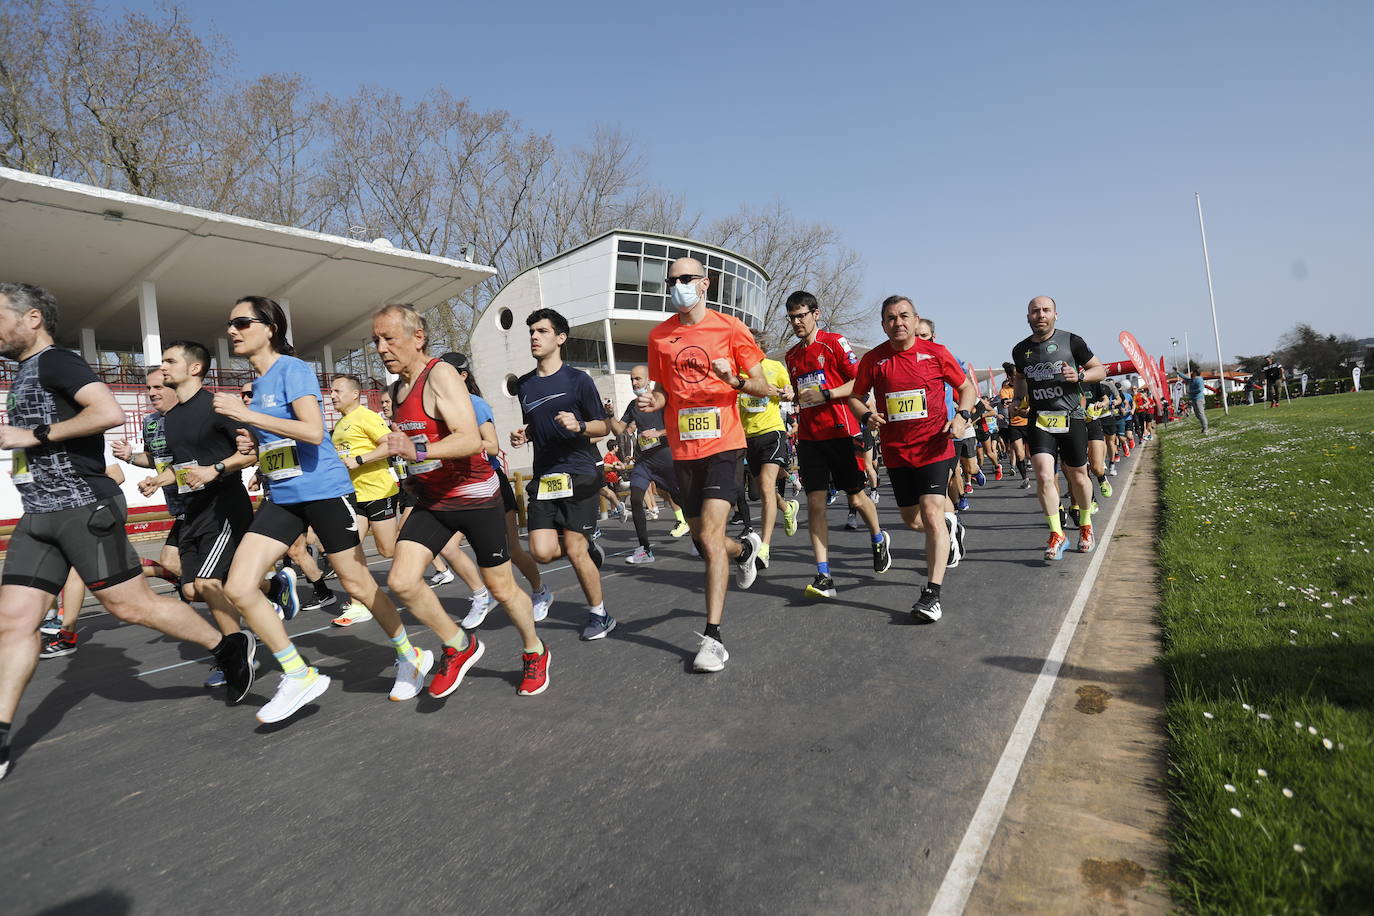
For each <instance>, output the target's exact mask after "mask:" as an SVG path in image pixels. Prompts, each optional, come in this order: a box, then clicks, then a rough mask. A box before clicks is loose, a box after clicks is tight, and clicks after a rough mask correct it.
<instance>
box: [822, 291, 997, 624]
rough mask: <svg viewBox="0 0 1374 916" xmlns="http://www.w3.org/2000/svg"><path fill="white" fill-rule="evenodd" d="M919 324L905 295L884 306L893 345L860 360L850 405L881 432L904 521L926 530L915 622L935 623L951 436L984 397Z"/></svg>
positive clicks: (945, 538)
mask: <svg viewBox="0 0 1374 916" xmlns="http://www.w3.org/2000/svg"><path fill="white" fill-rule="evenodd" d="M918 320H919V316H918V315H917V314H916V306H915V305H914V304H913V303H912V301H911V300H910V299H908V298H907V297H906V296H888V297H887V298H886V299H884V300H883V307H882V323H883V331H884V332H885V333H886V334H887V343H884V344H880V345H879V346H877V347H874V348H873V349H872V350H870V351H868V352H867V353H865V354H864V357H863V359H861V360H860V361H859V369H858V373H857V375H856V378H855V380H854V387H853V392H852V394H851V396H850V398H849V406H850V408H851V409H852V410H854V411H855V412H856V413H859V415H860V421H861V422H862V423H863V424H864V425H865V426H868V427H870V428H872V429H875V430H877V431H878V433H879V438H880V441H881V442H882V448H883V464H884V465H886V467H887V477H888V480H889V481H891V483H892V493H893V496H894V497H896V500H897V506H898V507H899V508H900V509H901V511H902V521H904V522H905V523H906V525H907V527H908V528H910V529H912V530H913V531H921V530H924V531H925V535H926V565H927V567H928V573H929V575H928V578H927V582H926V585H925V587H924V588H922V589H921V594H920V596H919V597H918V598H917V599H916V603H915V604H913V605H912V607H911V616H912V618H913V619H915V620H916V621H918V622H923V623H933V622H934V621H936V620H939V619H940V617H941V615H942V613H943V612H942V610H941V607H940V589H941V586H942V584H943V582H944V577H945V566H946V563H947V559H948V555H949V553H950V552H951V551H950V530H949V516H950V513H948V512H947V507H948V497H947V495H946V493H945V486H946V483H947V482H948V481H949V475H950V470H951V467H952V465H953V463H954V446H953V443H952V442H951V440H950V433H951V431H957V430H958V428H959V427H961V426H964V425H966V424H967V422H968V420H969V417H970V416H971V414H970V412H969V408H970V407H971V406H973V403H974V401H975V399H976V398H977V396H978V392H977V389H976V388H975V387H974V385H973V382H972V381H971V380H970V379H969V377H968V374H967V373H966V372H965V371H964V367H963V365H962V364H960V362H959V361H958V360H957V359H955V358H954V356H953V354H951V353H950V352H949V350H947V349H945V348H944V347H942V346H941V345H940V344H937V343H934V342H933V341H926V340H922V339H920V338H919V337H918V336H917V333H916V323H917V321H918ZM950 388H952V389H954V390H957V391H958V393H959V399H958V409H957V411H956V412H953V413H951V412H949V411H948V409H947V408H946V402H945V397H944V393H945V391H946V390H947V389H950ZM870 391H872V392H873V393H874V394H875V395H876V396H877V401H878V405H877V409H876V410H870V409H869V408H868V406H867V404H866V403H865V402H866V399H867V397H868V393H869V392H870Z"/></svg>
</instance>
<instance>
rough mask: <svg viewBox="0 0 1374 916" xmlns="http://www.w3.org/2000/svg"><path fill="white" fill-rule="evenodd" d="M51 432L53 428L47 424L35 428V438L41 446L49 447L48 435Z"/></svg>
mask: <svg viewBox="0 0 1374 916" xmlns="http://www.w3.org/2000/svg"><path fill="white" fill-rule="evenodd" d="M51 431H52V427H51V426H49V425H48V424H47V423H40V424H38V425H37V426H35V427H34V428H33V437H34V438H35V439H37V440H38V444H39V445H47V444H48V433H49V432H51Z"/></svg>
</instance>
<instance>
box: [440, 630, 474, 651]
mask: <svg viewBox="0 0 1374 916" xmlns="http://www.w3.org/2000/svg"><path fill="white" fill-rule="evenodd" d="M444 645H446V646H452V647H453V648H455V649H457V650H458V651H459V652H462V651H463V650H464V649H466V648H467V647H468V634H466V633H464V632H463V631H462V629H461V628H460V629H459V630H458V635H457V636H455V637H453V638H452V639H446V640H444Z"/></svg>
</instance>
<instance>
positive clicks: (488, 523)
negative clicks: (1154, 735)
mask: <svg viewBox="0 0 1374 916" xmlns="http://www.w3.org/2000/svg"><path fill="white" fill-rule="evenodd" d="M455 534H461V535H463V537H465V538H467V539H468V543H469V544H470V545H472V552H473V555H474V556H476V557H477V565H478V566H480V567H482V568H483V569H490V568H491V567H493V566H500V565H501V564H502V563H509V562H510V552H509V551H508V550H507V549H506V512H505V510H504V509H503V508H502V507H501V506H487V507H486V508H483V509H451V510H444V509H426V508H425V507H424V506H418V505H417V506H416V507H415V508H414V509H413V510H412V511H411V513H410V517H409V518H407V519H406V523H405V525H404V526H403V527H402V528H401V534H400V537H399V538H398V540H402V541H414V542H415V543H417V544H423V545H424V547H425V548H426V549H427V550H429V552H430V553H432V554H434V555H435V556H438V555H439V552H440V551H441V550H443V549H444V545H446V544H447V543H448V542H449V541H450V540H451V539H452V538H453V536H454V535H455Z"/></svg>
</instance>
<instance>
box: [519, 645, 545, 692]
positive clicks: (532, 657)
mask: <svg viewBox="0 0 1374 916" xmlns="http://www.w3.org/2000/svg"><path fill="white" fill-rule="evenodd" d="M520 664H521V667H522V668H523V669H524V673H523V674H522V675H521V677H520V689H519V690H517V691H516V693H518V694H519V695H520V696H522V697H532V696H537V695H539V694H541V693H543V692H544V691H545V690H548V689H549V647H548V646H545V647H544V652H543V654H542V655H536V654H534V653H533V652H521V653H520Z"/></svg>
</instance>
